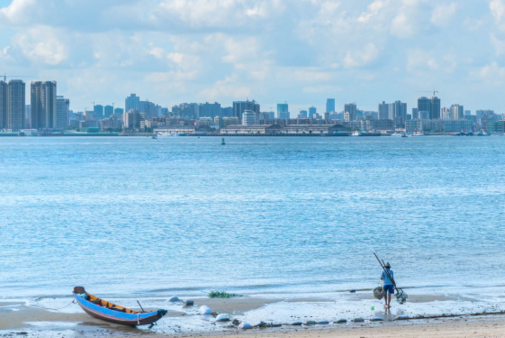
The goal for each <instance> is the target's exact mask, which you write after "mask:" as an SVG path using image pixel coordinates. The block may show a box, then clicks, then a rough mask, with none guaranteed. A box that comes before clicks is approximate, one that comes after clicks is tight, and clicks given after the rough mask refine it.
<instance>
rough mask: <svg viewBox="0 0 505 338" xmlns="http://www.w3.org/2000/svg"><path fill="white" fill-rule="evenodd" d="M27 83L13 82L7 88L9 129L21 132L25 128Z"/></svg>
mask: <svg viewBox="0 0 505 338" xmlns="http://www.w3.org/2000/svg"><path fill="white" fill-rule="evenodd" d="M25 101H26V99H25V83H24V82H23V81H21V80H11V81H9V85H8V87H7V128H9V129H12V130H19V129H23V128H24V127H25Z"/></svg>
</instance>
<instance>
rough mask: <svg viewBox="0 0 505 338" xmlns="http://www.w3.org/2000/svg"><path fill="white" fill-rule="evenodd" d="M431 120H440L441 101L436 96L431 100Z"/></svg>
mask: <svg viewBox="0 0 505 338" xmlns="http://www.w3.org/2000/svg"><path fill="white" fill-rule="evenodd" d="M430 118H431V119H432V120H440V99H439V98H438V97H436V96H433V97H432V98H431V109H430Z"/></svg>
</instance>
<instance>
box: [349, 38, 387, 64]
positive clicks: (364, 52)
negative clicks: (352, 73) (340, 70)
mask: <svg viewBox="0 0 505 338" xmlns="http://www.w3.org/2000/svg"><path fill="white" fill-rule="evenodd" d="M379 54H380V51H379V48H377V46H376V45H375V44H373V43H371V42H370V43H368V44H366V45H365V46H364V47H363V49H360V50H356V51H353V52H350V51H349V52H347V54H346V56H345V58H344V66H345V67H347V68H354V67H362V66H367V65H369V64H370V63H372V62H373V61H375V60H376V59H377V57H378V56H379Z"/></svg>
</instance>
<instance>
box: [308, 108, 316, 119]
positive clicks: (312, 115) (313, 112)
mask: <svg viewBox="0 0 505 338" xmlns="http://www.w3.org/2000/svg"><path fill="white" fill-rule="evenodd" d="M316 114H317V109H316V107H314V106H312V107H309V118H311V119H313V118H315V117H316Z"/></svg>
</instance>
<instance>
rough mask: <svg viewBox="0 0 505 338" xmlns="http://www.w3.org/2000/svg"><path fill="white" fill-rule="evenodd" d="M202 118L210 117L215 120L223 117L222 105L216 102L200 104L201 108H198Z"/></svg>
mask: <svg viewBox="0 0 505 338" xmlns="http://www.w3.org/2000/svg"><path fill="white" fill-rule="evenodd" d="M198 110H199V113H200V117H210V118H214V117H216V116H222V115H221V104H220V103H217V102H214V103H208V102H205V103H200V107H199V108H198Z"/></svg>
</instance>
